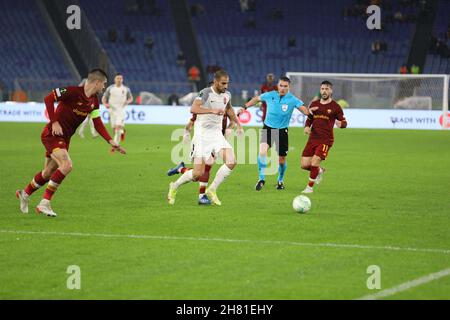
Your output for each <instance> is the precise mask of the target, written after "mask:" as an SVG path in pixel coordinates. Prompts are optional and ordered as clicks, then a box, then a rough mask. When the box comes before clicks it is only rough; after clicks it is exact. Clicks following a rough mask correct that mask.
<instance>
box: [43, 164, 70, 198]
mask: <svg viewBox="0 0 450 320" xmlns="http://www.w3.org/2000/svg"><path fill="white" fill-rule="evenodd" d="M65 177H66V176H65V175H64V174H62V173H61V171H59V169H57V170H56V171H55V172H53V174H52V176H51V177H50V181H49V182H48V184H47V188H46V189H45V192H44V199H47V200H49V201H50V200H52V197H53V194H54V193H55V192H56V190H58V187H59V185H60V184H61V182H62V181H63V180H64V178H65Z"/></svg>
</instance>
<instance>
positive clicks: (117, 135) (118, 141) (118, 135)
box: [114, 130, 120, 144]
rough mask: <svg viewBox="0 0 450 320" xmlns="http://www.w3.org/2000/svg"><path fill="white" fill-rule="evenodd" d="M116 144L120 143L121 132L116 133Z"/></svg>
mask: <svg viewBox="0 0 450 320" xmlns="http://www.w3.org/2000/svg"><path fill="white" fill-rule="evenodd" d="M114 142H115V143H117V144H118V143H120V131H119V130H117V131H116V133H114Z"/></svg>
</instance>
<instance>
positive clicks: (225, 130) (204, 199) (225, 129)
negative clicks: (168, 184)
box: [167, 114, 235, 205]
mask: <svg viewBox="0 0 450 320" xmlns="http://www.w3.org/2000/svg"><path fill="white" fill-rule="evenodd" d="M228 119H229V117H228V115H227V114H224V116H223V120H222V134H223V135H224V136H225V137H227V136H229V135H230V133H231V130H232V129H233V128H234V127H235V123H234V122H233V121H231V119H230V124H229V125H228ZM195 120H197V115H196V114H192V118H191V119H189V122H188V123H187V124H186V127H185V128H184V129H185V132H184V137H183V141H184V142H185V143H189V141H190V135H191V130H192V127H193V126H194V123H195ZM213 157H214V155H213ZM211 168H212V166H211V165H208V164H205V172H204V173H203V175H201V176H200V178H198V183H199V185H200V187H199V190H198V204H200V205H210V204H211V200H209V198H208V196H207V195H206V188H207V187H208V182H209V173H210V171H211ZM191 169H192V168H187V167H186V166H185V164H184V162H181V163H180V164H178V165H177V166H176V167H175V168H172V169H170V170H169V171H167V175H168V176H173V175H175V174H179V173H181V174H183V173H185V172H186V171H188V170H191Z"/></svg>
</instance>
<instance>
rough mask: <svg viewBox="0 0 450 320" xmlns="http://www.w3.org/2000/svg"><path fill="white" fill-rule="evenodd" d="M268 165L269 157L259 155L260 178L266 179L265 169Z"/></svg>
mask: <svg viewBox="0 0 450 320" xmlns="http://www.w3.org/2000/svg"><path fill="white" fill-rule="evenodd" d="M266 167H267V157H266V156H261V155H259V156H258V173H259V180H264V179H265V174H264V171H265V169H266Z"/></svg>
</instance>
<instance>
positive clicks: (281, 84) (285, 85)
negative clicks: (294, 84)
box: [278, 76, 291, 96]
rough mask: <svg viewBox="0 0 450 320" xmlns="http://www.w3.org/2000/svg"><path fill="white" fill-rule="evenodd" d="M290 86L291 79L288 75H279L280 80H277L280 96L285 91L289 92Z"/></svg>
mask: <svg viewBox="0 0 450 320" xmlns="http://www.w3.org/2000/svg"><path fill="white" fill-rule="evenodd" d="M290 88H291V79H289V78H288V77H284V76H283V77H280V80H278V93H279V94H280V96H284V95H285V94H286V93H288V92H289V89H290Z"/></svg>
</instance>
